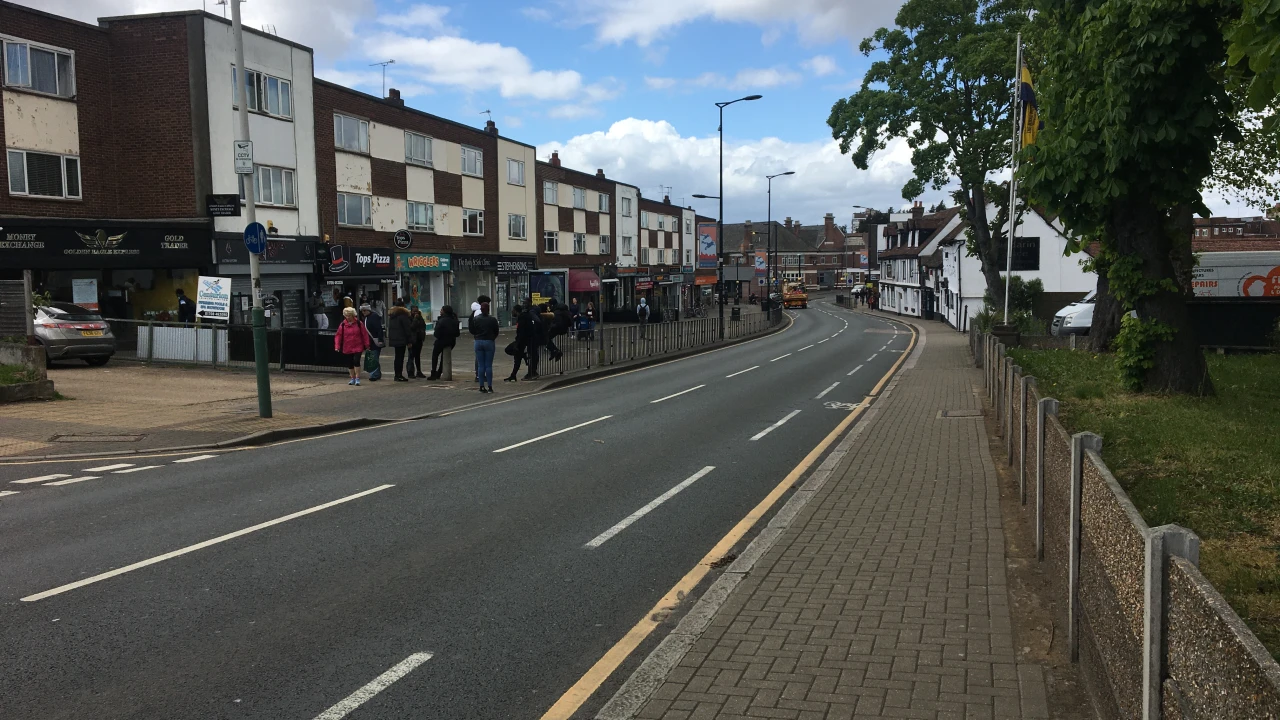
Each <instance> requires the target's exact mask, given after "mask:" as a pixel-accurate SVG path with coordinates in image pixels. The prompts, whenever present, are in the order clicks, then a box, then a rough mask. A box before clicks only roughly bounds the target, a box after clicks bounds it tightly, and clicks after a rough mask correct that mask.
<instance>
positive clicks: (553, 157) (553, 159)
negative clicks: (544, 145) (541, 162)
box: [550, 151, 560, 167]
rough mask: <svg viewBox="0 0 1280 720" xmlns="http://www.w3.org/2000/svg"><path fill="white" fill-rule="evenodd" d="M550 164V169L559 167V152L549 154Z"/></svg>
mask: <svg viewBox="0 0 1280 720" xmlns="http://www.w3.org/2000/svg"><path fill="white" fill-rule="evenodd" d="M550 164H551V166H552V167H560V152H559V151H556V152H553V153H551V160H550Z"/></svg>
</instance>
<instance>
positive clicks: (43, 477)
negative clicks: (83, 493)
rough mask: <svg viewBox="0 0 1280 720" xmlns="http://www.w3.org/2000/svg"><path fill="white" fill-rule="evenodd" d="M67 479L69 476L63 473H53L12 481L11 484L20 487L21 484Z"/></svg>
mask: <svg viewBox="0 0 1280 720" xmlns="http://www.w3.org/2000/svg"><path fill="white" fill-rule="evenodd" d="M68 477H71V476H70V475H65V474H63V473H54V474H52V475H41V476H40V477H30V478H26V479H25V480H13V481H11V482H13V484H15V485H21V484H23V483H38V482H46V481H48V480H58V479H60V478H68Z"/></svg>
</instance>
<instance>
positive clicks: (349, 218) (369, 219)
mask: <svg viewBox="0 0 1280 720" xmlns="http://www.w3.org/2000/svg"><path fill="white" fill-rule="evenodd" d="M370 201H371V198H370V197H369V196H368V195H352V194H350V193H338V224H340V225H363V226H365V227H369V226H372V225H373V216H372V214H371V213H370V207H369V205H370Z"/></svg>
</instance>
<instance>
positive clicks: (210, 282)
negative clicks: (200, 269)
mask: <svg viewBox="0 0 1280 720" xmlns="http://www.w3.org/2000/svg"><path fill="white" fill-rule="evenodd" d="M196 315H197V316H199V317H202V318H204V319H206V320H230V319H231V278H224V277H205V276H204V275H201V276H200V278H199V280H198V281H197V282H196Z"/></svg>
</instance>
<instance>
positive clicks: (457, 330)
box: [427, 305, 462, 380]
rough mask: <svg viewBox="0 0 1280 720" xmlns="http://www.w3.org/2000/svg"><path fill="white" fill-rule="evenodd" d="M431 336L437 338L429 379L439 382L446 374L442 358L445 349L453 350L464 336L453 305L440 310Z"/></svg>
mask: <svg viewBox="0 0 1280 720" xmlns="http://www.w3.org/2000/svg"><path fill="white" fill-rule="evenodd" d="M431 334H432V335H434V336H435V342H434V343H432V345H431V376H430V377H428V378H427V379H428V380H439V379H440V376H441V375H442V374H443V373H444V363H443V362H442V361H441V356H442V355H443V354H444V350H445V348H450V349H452V348H453V346H454V345H456V344H457V342H458V336H459V335H461V334H462V326H461V325H460V324H459V322H458V316H457V314H456V313H454V312H453V306H452V305H445V306H444V307H442V308H440V317H438V318H436V327H435V330H434V331H432V333H431Z"/></svg>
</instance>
